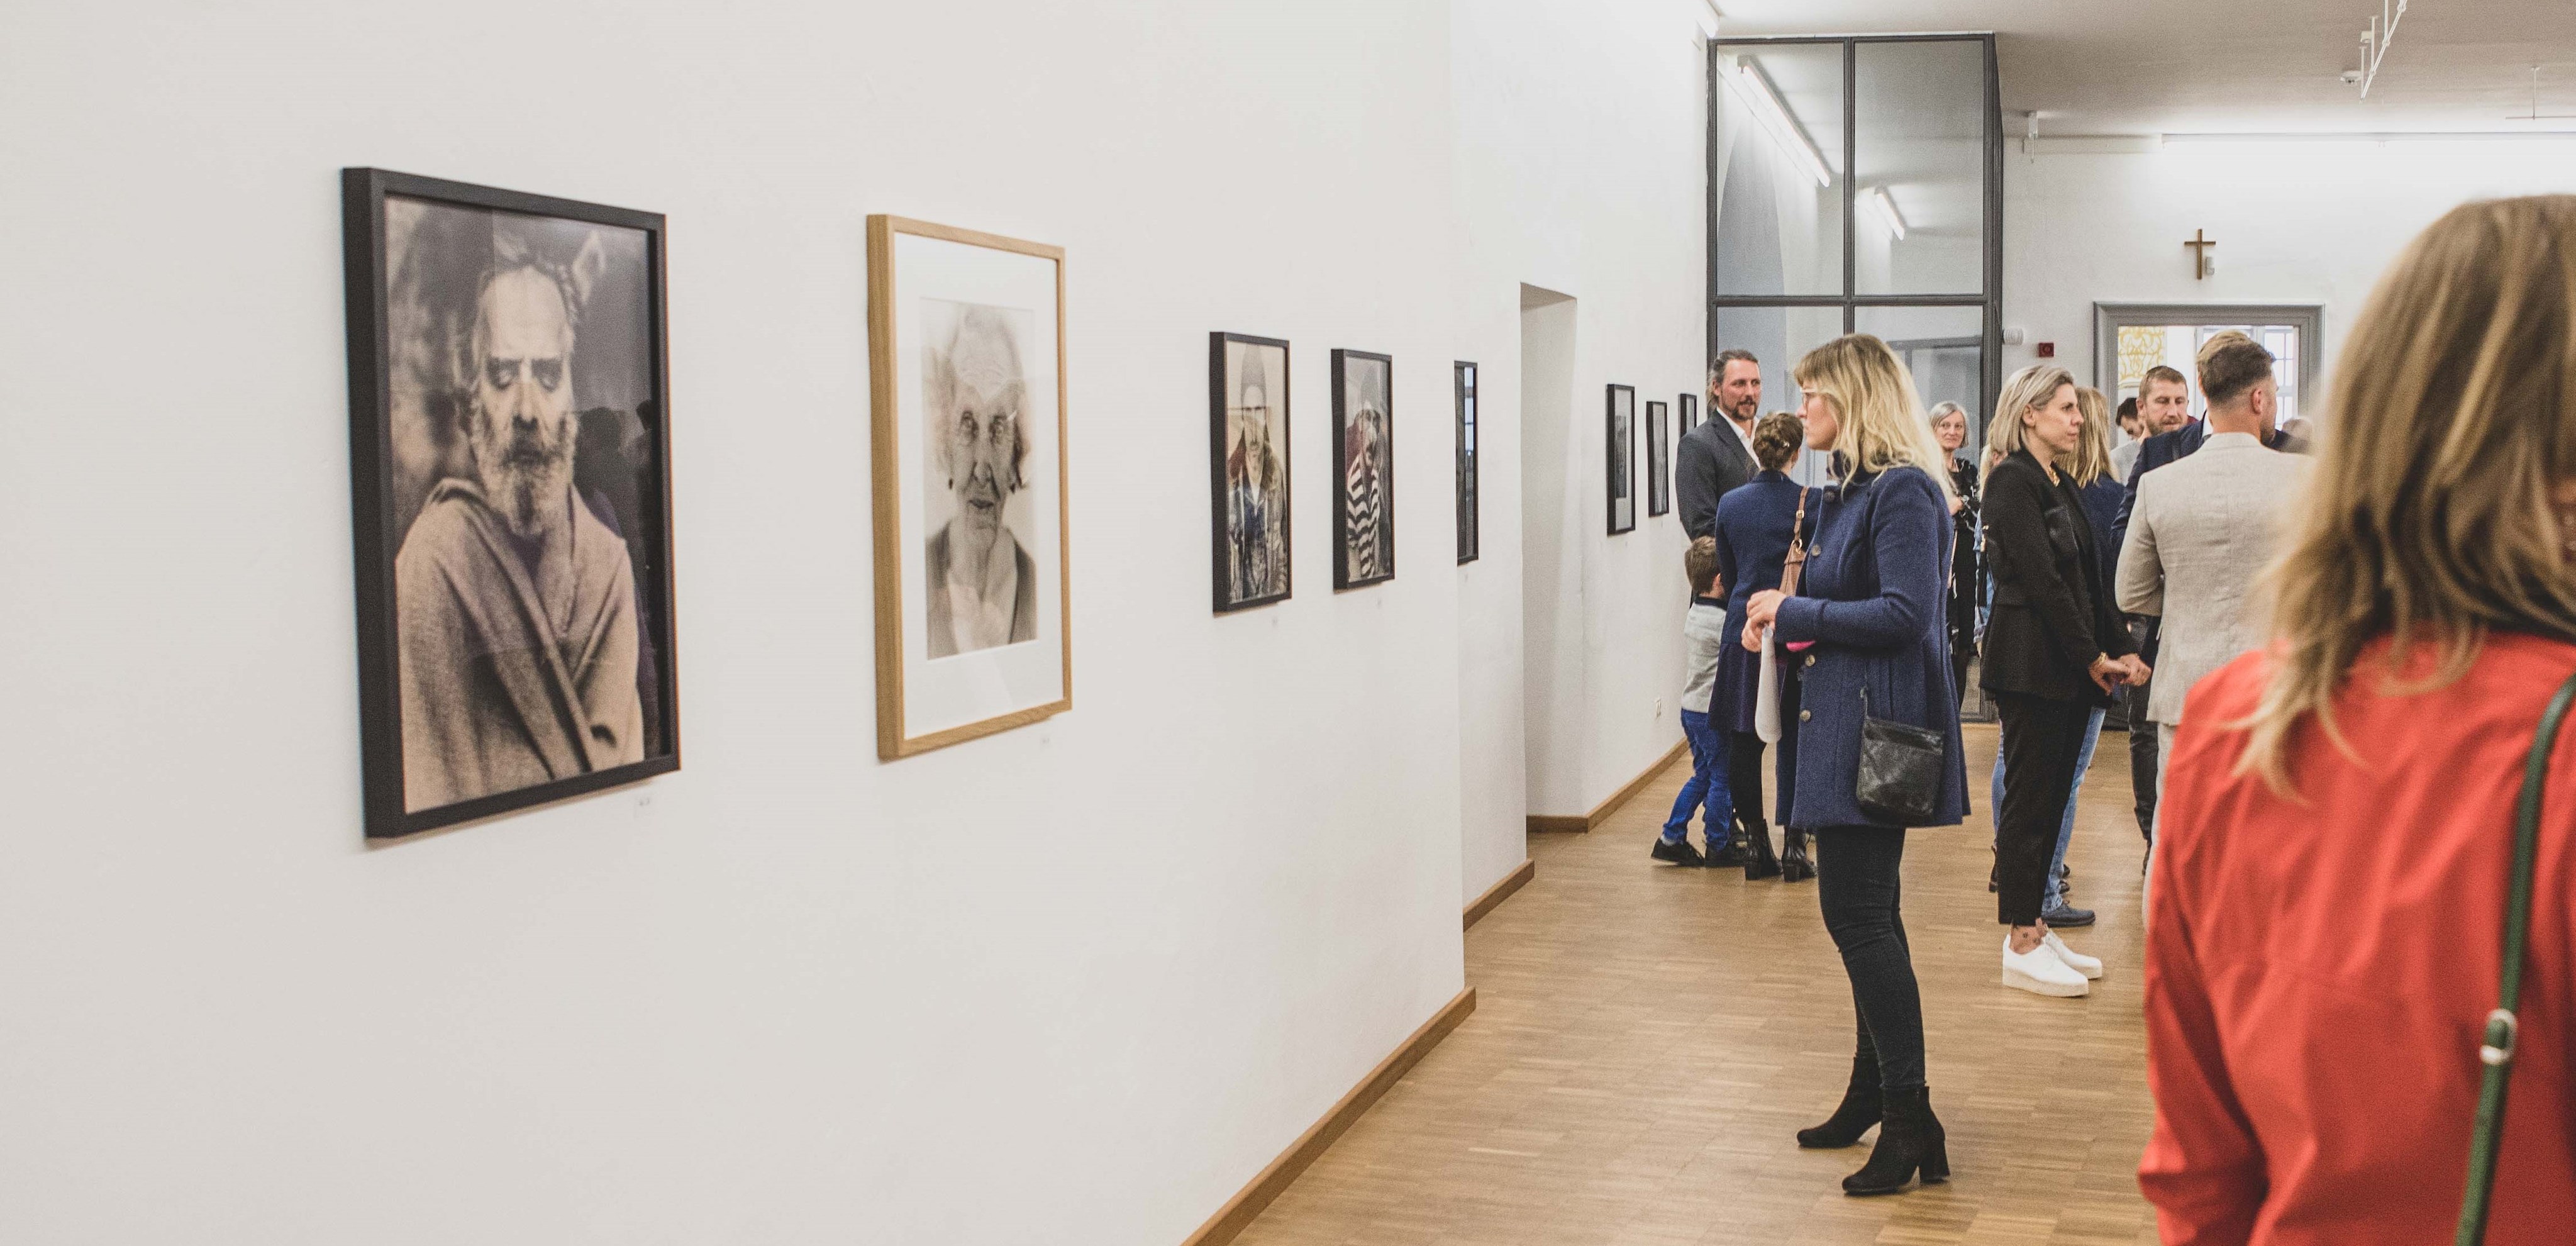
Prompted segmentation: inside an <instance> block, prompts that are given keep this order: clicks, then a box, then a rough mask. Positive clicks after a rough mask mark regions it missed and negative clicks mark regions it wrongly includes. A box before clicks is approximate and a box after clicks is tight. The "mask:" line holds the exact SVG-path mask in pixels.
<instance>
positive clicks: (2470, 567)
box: [2138, 195, 2576, 1244]
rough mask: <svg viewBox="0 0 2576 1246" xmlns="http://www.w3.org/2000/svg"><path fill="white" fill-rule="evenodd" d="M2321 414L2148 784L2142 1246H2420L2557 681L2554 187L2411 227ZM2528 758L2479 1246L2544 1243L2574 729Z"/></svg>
mask: <svg viewBox="0 0 2576 1246" xmlns="http://www.w3.org/2000/svg"><path fill="white" fill-rule="evenodd" d="M2330 410H2331V411H2332V415H2331V416H2329V417H2328V418H2327V419H2325V420H2322V421H2320V423H2322V424H2323V425H2324V426H2325V428H2326V430H2327V431H2326V435H2325V437H2324V440H2323V444H2322V446H2321V447H2320V450H2319V455H2318V459H2317V462H2316V465H2315V470H2314V472H2313V473H2312V475H2311V476H2310V479H2309V483H2308V486H2307V487H2308V494H2307V496H2306V497H2304V498H2302V499H2299V500H2298V501H2297V502H2296V503H2295V504H2294V510H2293V513H2294V514H2296V515H2297V516H2298V517H2299V518H2298V520H2297V521H2296V526H2295V528H2294V529H2293V531H2292V533H2291V534H2290V536H2289V538H2288V544H2287V549H2286V553H2284V554H2283V555H2282V558H2281V561H2280V562H2279V563H2278V565H2277V566H2276V567H2275V568H2274V569H2273V573H2272V577H2271V584H2272V587H2273V593H2274V599H2273V601H2272V603H2271V605H2272V610H2271V618H2272V632H2273V641H2272V644H2271V646H2270V647H2269V648H2268V649H2266V650H2263V651H2259V652H2256V653H2249V654H2246V655H2245V656H2243V657H2240V658H2238V659H2237V660H2235V661H2234V662H2232V663H2230V664H2229V665H2227V666H2225V667H2222V668H2220V669H2219V670H2218V671H2217V672H2216V673H2214V674H2212V675H2210V676H2208V677H2207V678H2205V679H2203V680H2201V681H2200V683H2199V684H2198V685H2197V686H2195V687H2194V688H2193V690H2192V694H2191V700H2190V702H2189V708H2188V710H2187V711H2186V714H2185V716H2184V718H2183V721H2182V723H2181V724H2180V727H2179V730H2178V732H2177V734H2176V736H2175V739H2174V747H2173V752H2172V754H2171V755H2170V756H2169V757H2167V758H2166V761H2165V765H2166V776H2167V777H2166V787H2165V797H2164V803H2163V805H2162V808H2161V814H2160V823H2159V826H2160V829H2159V830H2158V833H2157V843H2156V852H2155V864H2154V867H2153V871H2154V876H2155V877H2154V880H2153V885H2152V886H2151V887H2150V889H2149V901H2148V904H2149V920H2148V924H2147V935H2148V937H2147V999H2146V1018H2147V1051H2148V1055H2149V1059H2148V1084H2149V1085H2150V1086H2151V1087H2152V1088H2153V1090H2154V1092H2155V1097H2156V1128H2155V1136H2154V1139H2153V1140H2152V1141H2151V1142H2150V1143H2149V1144H2148V1147H2147V1152H2146V1158H2145V1160H2144V1161H2143V1162H2142V1163H2141V1165H2140V1166H2139V1172H2138V1179H2139V1185H2140V1186H2141V1188H2142V1189H2144V1191H2145V1192H2146V1195H2147V1198H2148V1199H2149V1200H2150V1201H2152V1202H2153V1203H2155V1204H2156V1206H2157V1209H2158V1213H2159V1221H2160V1223H2161V1224H2162V1225H2163V1228H2164V1233H2165V1236H2166V1238H2167V1240H2175V1241H2183V1240H2188V1241H2244V1240H2247V1238H2248V1237H2251V1236H2256V1235H2263V1236H2265V1239H2266V1240H2278V1241H2283V1242H2288V1241H2293V1240H2295V1241H2300V1242H2361V1241H2370V1242H2416V1241H2447V1240H2450V1238H2451V1235H2452V1230H2453V1226H2454V1222H2455V1219H2456V1217H2457V1215H2458V1212H2459V1209H2460V1206H2461V1199H2462V1197H2463V1193H2464V1190H2465V1188H2466V1181H2465V1175H2466V1172H2467V1169H2468V1165H2467V1164H2466V1163H2464V1162H2463V1161H2464V1160H2465V1158H2466V1157H2467V1155H2468V1153H2469V1149H2470V1139H2471V1130H2472V1121H2473V1119H2474V1118H2475V1117H2476V1115H2477V1113H2478V1110H2479V1108H2478V1101H2479V1075H2480V1073H2481V1072H2482V1065H2481V1058H2480V1053H2479V1044H2480V1039H2481V1027H2482V1025H2484V1024H2485V1023H2486V1019H2487V1016H2488V1013H2489V1010H2490V1009H2493V1008H2494V1007H2495V1006H2496V1004H2497V1001H2498V991H2499V987H2498V979H2499V975H2500V973H2501V972H2502V970H2503V969H2504V964H2503V954H2502V945H2503V942H2504V940H2503V939H2502V938H2501V937H2500V932H2501V931H2502V929H2503V926H2504V921H2505V904H2506V895H2507V890H2508V878H2509V876H2510V874H2511V871H2512V869H2513V863H2512V857H2513V846H2514V832H2515V805H2516V800H2517V797H2518V795H2519V794H2520V792H2521V789H2522V783H2523V768H2524V764H2525V762H2526V761H2527V760H2528V759H2529V756H2530V753H2531V750H2532V748H2533V740H2534V733H2535V727H2536V725H2537V723H2538V722H2539V720H2540V717H2541V714H2542V710H2543V707H2544V704H2545V703H2546V702H2548V701H2549V699H2550V697H2551V695H2552V693H2553V691H2554V690H2556V689H2557V688H2558V687H2559V686H2560V685H2561V684H2562V683H2563V682H2564V681H2566V680H2567V679H2568V678H2569V676H2570V675H2571V674H2576V643H2570V642H2571V639H2576V196H2565V195H2552V196H2546V197H2539V198H2529V199H2508V200H2501V201H2497V202H2490V203H2472V204H2468V205H2465V206H2463V207H2460V208H2457V209H2454V210H2453V211H2452V212H2451V213H2449V214H2448V215H2446V216H2444V217H2443V218H2442V219H2441V220H2440V221H2438V222H2435V223H2434V225H2433V226H2432V227H2431V228H2430V229H2428V230H2426V231H2425V232H2424V233H2423V235H2422V236H2420V237H2418V238H2417V239H2416V240H2415V241H2414V242H2413V244H2411V245H2410V246H2409V247H2408V248H2407V250H2406V252H2405V254H2404V255H2403V256H2401V257H2400V258H2399V259H2398V261H2397V263H2396V266H2395V267H2394V268H2392V269H2390V270H2389V272H2388V274H2387V275H2386V276H2385V277H2383V278H2382V279H2381V280H2380V283H2379V286H2378V288H2377V290H2375V291H2374V292H2373V293H2372V295H2371V297H2370V301H2369V303H2368V305H2367V306H2366V307H2365V308H2364V309H2363V311H2362V313H2361V316H2360V318H2359V319H2358V320H2357V321H2355V322H2354V324H2353V327H2352V329H2351V332H2350V335H2349V336H2348V337H2347V338H2346V340H2345V344H2344V348H2343V358H2342V360H2341V366H2340V367H2338V368H2337V369H2336V380H2335V386H2334V399H2333V402H2332V404H2331V407H2330ZM2548 760H2549V763H2550V765H2551V768H2552V770H2553V772H2554V773H2553V775H2552V777H2551V780H2550V782H2549V783H2548V784H2547V786H2546V787H2545V788H2543V789H2541V790H2540V791H2539V792H2538V793H2537V794H2536V795H2537V799H2538V801H2539V808H2538V811H2539V813H2540V814H2541V817H2540V819H2539V827H2540V832H2539V844H2538V850H2537V856H2536V859H2535V860H2534V862H2533V863H2532V865H2531V874H2530V875H2529V877H2530V878H2531V880H2532V883H2533V892H2534V894H2535V895H2536V896H2538V897H2541V898H2542V899H2541V900H2540V902H2539V903H2537V904H2536V905H2534V906H2533V908H2532V910H2531V915H2530V929H2529V943H2528V950H2527V953H2526V961H2525V963H2524V965H2523V966H2522V974H2523V977H2522V983H2523V987H2522V995H2521V1001H2520V1006H2519V1009H2518V1012H2517V1014H2516V1015H2517V1016H2518V1019H2519V1030H2520V1033H2521V1036H2522V1037H2523V1038H2527V1039H2530V1040H2531V1041H2530V1042H2527V1043H2521V1044H2519V1045H2518V1046H2517V1045H2516V1044H2514V1043H2512V1042H2511V1041H2510V1040H2508V1041H2507V1042H2506V1046H2508V1047H2514V1048H2515V1050H2513V1051H2511V1052H2510V1053H2505V1054H2506V1056H2507V1060H2508V1063H2506V1064H2505V1065H2504V1067H2506V1068H2507V1069H2508V1070H2509V1071H2510V1075H2511V1082H2510V1085H2511V1088H2512V1097H2511V1100H2510V1104H2509V1108H2510V1110H2509V1111H2508V1112H2507V1113H2506V1114H2505V1116H2504V1120H2503V1137H2502V1145H2501V1147H2500V1149H2499V1150H2498V1151H2497V1152H2496V1154H2497V1157H2498V1158H2497V1163H2496V1169H2495V1176H2496V1181H2495V1192H2494V1202H2493V1204H2492V1206H2491V1208H2490V1212H2489V1218H2488V1221H2487V1227H2486V1239H2485V1240H2486V1241H2488V1242H2490V1243H2497V1244H2504V1243H2540V1242H2564V1241H2566V1240H2567V1239H2568V1234H2569V1232H2570V1229H2569V1226H2570V1225H2571V1224H2576V1129H2570V1128H2569V1125H2568V1123H2569V1122H2570V1121H2576V1094H2571V1091H2570V1069H2569V1066H2570V1063H2571V1061H2576V1037H2571V1035H2576V921H2572V920H2571V912H2576V910H2571V906H2569V905H2568V904H2567V903H2566V902H2565V901H2566V898H2567V897H2568V896H2570V895H2576V830H2571V828H2576V732H2570V733H2567V734H2563V735H2561V736H2560V737H2559V738H2558V741H2557V746H2556V748H2555V750H2554V751H2553V752H2552V753H2551V755H2550V757H2549V759H2548ZM2490 1041H2492V1040H2490ZM2500 1050H2501V1049H2500ZM2290 1226H2296V1228H2295V1231H2293V1230H2292V1228H2291V1227H2290Z"/></svg>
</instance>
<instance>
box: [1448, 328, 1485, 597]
mask: <svg viewBox="0 0 2576 1246" xmlns="http://www.w3.org/2000/svg"><path fill="white" fill-rule="evenodd" d="M1452 370H1453V371H1454V372H1455V373H1456V375H1457V402H1458V561H1459V562H1460V563H1461V564H1465V563H1471V562H1474V561H1476V559H1477V558H1478V557H1479V556H1480V555H1481V554H1482V550H1481V549H1480V548H1479V547H1478V539H1479V537H1480V535H1481V534H1480V533H1478V532H1477V530H1476V521H1477V514H1476V365H1474V364H1472V363H1467V362H1464V361H1461V362H1459V363H1457V364H1454V365H1452Z"/></svg>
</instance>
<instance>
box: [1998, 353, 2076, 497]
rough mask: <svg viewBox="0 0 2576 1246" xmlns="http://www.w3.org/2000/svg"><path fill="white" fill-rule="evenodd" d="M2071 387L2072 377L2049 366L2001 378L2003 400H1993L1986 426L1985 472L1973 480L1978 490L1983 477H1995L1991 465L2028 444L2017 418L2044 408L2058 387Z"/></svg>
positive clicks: (2024, 370)
mask: <svg viewBox="0 0 2576 1246" xmlns="http://www.w3.org/2000/svg"><path fill="white" fill-rule="evenodd" d="M2074 383H2075V377H2074V376H2073V375H2071V374H2069V373H2068V372H2067V370H2066V369H2064V368H2061V367H2058V366H2057V365H2056V364H2053V363H2035V364H2032V365H2030V366H2029V367H2027V368H2024V369H2022V370H2021V371H2019V372H2015V373H2013V374H2012V375H2011V376H2008V377H2005V378H2004V394H2003V397H2001V398H1999V399H1996V400H1995V420H1994V423H1992V424H1989V425H1987V426H1986V451H1987V453H1986V470H1985V473H1984V475H1981V476H1979V477H1977V487H1978V488H1979V489H1983V488H1985V487H1986V477H1987V476H1991V475H1994V474H1995V464H1997V463H2000V462H2002V461H2003V460H2005V459H2008V458H2011V457H2012V456H2013V453H2014V452H2015V451H2017V450H2020V449H2021V448H2022V446H2023V443H2025V442H2027V441H2028V440H2029V437H2028V436H2027V435H2026V430H2025V429H2024V428H2023V427H2022V422H2021V417H2022V416H2023V415H2025V414H2027V413H2028V412H2029V411H2030V409H2031V408H2033V407H2044V406H2047V405H2048V400H2049V399H2051V398H2055V397H2056V396H2057V389H2058V387H2059V386H2061V385H2072V384H2074ZM2031 457H2032V458H2038V457H2039V456H2038V455H2036V454H2034V455H2032V456H2031ZM2058 466H2059V467H2061V468H2063V467H2064V466H2065V464H2062V463H2061V464H2058Z"/></svg>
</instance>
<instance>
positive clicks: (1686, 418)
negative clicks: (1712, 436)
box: [1673, 394, 1699, 441]
mask: <svg viewBox="0 0 2576 1246" xmlns="http://www.w3.org/2000/svg"><path fill="white" fill-rule="evenodd" d="M1678 401H1679V402H1680V403H1681V405H1680V406H1678V407H1676V408H1674V412H1675V422H1674V424H1673V440H1675V441H1679V440H1681V438H1682V436H1683V435H1684V434H1686V433H1688V432H1690V430H1692V429H1694V428H1697V427H1699V399H1698V398H1697V397H1695V396H1693V395H1690V394H1683V395H1681V397H1680V398H1679V400H1678Z"/></svg>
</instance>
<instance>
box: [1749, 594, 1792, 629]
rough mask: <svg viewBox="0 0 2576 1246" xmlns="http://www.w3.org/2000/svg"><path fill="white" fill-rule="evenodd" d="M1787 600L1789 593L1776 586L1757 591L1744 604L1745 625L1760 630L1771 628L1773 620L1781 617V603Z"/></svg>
mask: <svg viewBox="0 0 2576 1246" xmlns="http://www.w3.org/2000/svg"><path fill="white" fill-rule="evenodd" d="M1787 600H1789V595H1788V594H1787V593H1784V592H1781V591H1780V590H1779V589H1776V588H1766V589H1763V590H1762V591H1761V592H1758V593H1755V594H1754V595H1753V599H1752V600H1751V601H1748V602H1746V603H1745V605H1744V624H1745V626H1747V627H1750V628H1754V629H1756V630H1760V631H1768V630H1770V628H1771V621H1772V620H1773V619H1776V618H1779V617H1780V603H1781V602H1784V601H1787Z"/></svg>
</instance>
